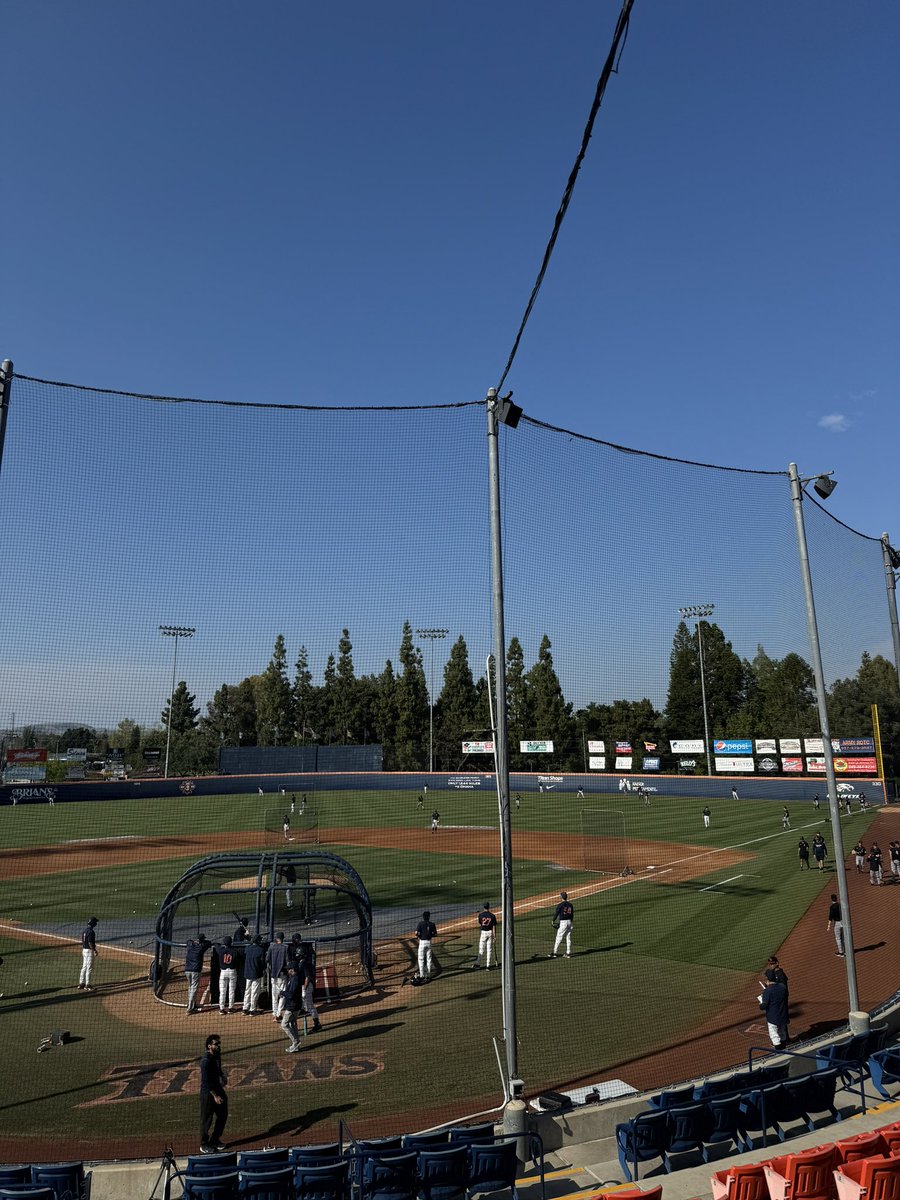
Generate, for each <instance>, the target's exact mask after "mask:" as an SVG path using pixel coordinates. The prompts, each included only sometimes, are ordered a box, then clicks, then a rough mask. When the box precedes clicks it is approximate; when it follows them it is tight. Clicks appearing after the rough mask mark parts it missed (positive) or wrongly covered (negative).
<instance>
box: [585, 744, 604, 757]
mask: <svg viewBox="0 0 900 1200" xmlns="http://www.w3.org/2000/svg"><path fill="white" fill-rule="evenodd" d="M605 753H606V742H588V754H605Z"/></svg>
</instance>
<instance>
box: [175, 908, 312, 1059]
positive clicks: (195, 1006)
mask: <svg viewBox="0 0 900 1200" xmlns="http://www.w3.org/2000/svg"><path fill="white" fill-rule="evenodd" d="M207 952H210V967H209V999H210V1004H211V1006H212V1007H213V1008H215V1007H216V1006H218V1009H219V1015H220V1016H223V1017H224V1016H227V1015H228V1014H229V1013H230V1012H235V1011H241V1012H243V1014H244V1016H248V1017H255V1016H259V1015H260V1014H261V1013H262V1011H263V1010H262V1009H261V1008H260V997H261V993H262V990H263V986H264V984H265V983H266V982H268V985H269V993H270V995H271V998H272V1019H273V1020H274V1021H277V1022H279V1023H280V1025H281V1028H282V1029H283V1030H284V1032H285V1033H286V1034H287V1036H288V1040H289V1045H288V1047H287V1053H289V1054H295V1053H296V1052H297V1051H298V1050H299V1049H300V1037H299V1033H298V1025H297V1021H298V1018H300V1017H301V1016H309V1017H312V1020H313V1030H318V1029H321V1027H322V1024H321V1021H320V1019H319V1013H318V1010H317V1009H316V1006H315V1001H314V992H315V985H316V952H315V947H314V946H313V944H312V943H311V942H304V941H303V939H302V938H301V936H300V934H299V933H295V934H294V935H293V936H292V938H291V939H290V941H287V940H286V935H285V934H284V933H283V932H279V933H276V935H275V940H274V941H273V942H272V943H271V944H267V943H266V942H265V941H264V939H263V937H262V935H261V934H255V935H253V936H251V935H250V931H249V928H248V926H247V925H246V923H245V922H243V921H241V922H240V924H239V925H238V928H237V930H236V931H235V933H234V936H233V937H232V936H228V937H224V938H222V940H221V942H218V943H216V944H215V945H213V944H212V943H211V942H210V941H208V940H207V938H206V937H205V936H204V934H202V933H199V934H197V936H196V937H193V938H191V940H190V941H189V942H188V945H187V951H186V953H185V959H184V974H185V978H186V979H187V982H188V999H187V1011H188V1015H189V1016H191V1015H193V1014H194V1013H199V1012H201V1011H202V1005H201V1004H199V1003H198V1002H197V992H198V990H199V986H200V978H201V975H202V973H203V964H204V958H205V956H206V954H207ZM204 999H205V997H204Z"/></svg>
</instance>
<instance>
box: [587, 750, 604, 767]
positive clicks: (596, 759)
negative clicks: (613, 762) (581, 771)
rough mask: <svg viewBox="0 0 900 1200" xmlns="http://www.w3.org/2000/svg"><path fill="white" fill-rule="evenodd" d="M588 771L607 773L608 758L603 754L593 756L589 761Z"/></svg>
mask: <svg viewBox="0 0 900 1200" xmlns="http://www.w3.org/2000/svg"><path fill="white" fill-rule="evenodd" d="M588 770H590V771H605V770H606V756H605V755H603V754H592V755H591V756H590V758H589V759H588Z"/></svg>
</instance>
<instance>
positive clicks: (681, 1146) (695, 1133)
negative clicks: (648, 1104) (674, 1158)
mask: <svg viewBox="0 0 900 1200" xmlns="http://www.w3.org/2000/svg"><path fill="white" fill-rule="evenodd" d="M664 1111H665V1112H666V1113H667V1114H668V1117H669V1130H668V1138H667V1143H666V1148H665V1150H664V1151H663V1156H662V1158H663V1166H664V1167H665V1169H666V1171H671V1170H672V1163H671V1160H670V1157H669V1156H670V1155H671V1154H691V1153H694V1154H699V1155H700V1158H701V1159H702V1161H703V1162H706V1161H707V1158H706V1145H705V1139H706V1135H707V1133H708V1132H709V1125H710V1118H709V1109H708V1108H707V1107H706V1105H705V1104H703V1103H699V1104H685V1105H683V1106H682V1107H680V1108H669V1109H665V1110H664Z"/></svg>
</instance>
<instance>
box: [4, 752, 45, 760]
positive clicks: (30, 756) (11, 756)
mask: <svg viewBox="0 0 900 1200" xmlns="http://www.w3.org/2000/svg"><path fill="white" fill-rule="evenodd" d="M6 761H7V762H8V763H45V762H46V761H47V751H46V750H36V749H31V750H7V752H6Z"/></svg>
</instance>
